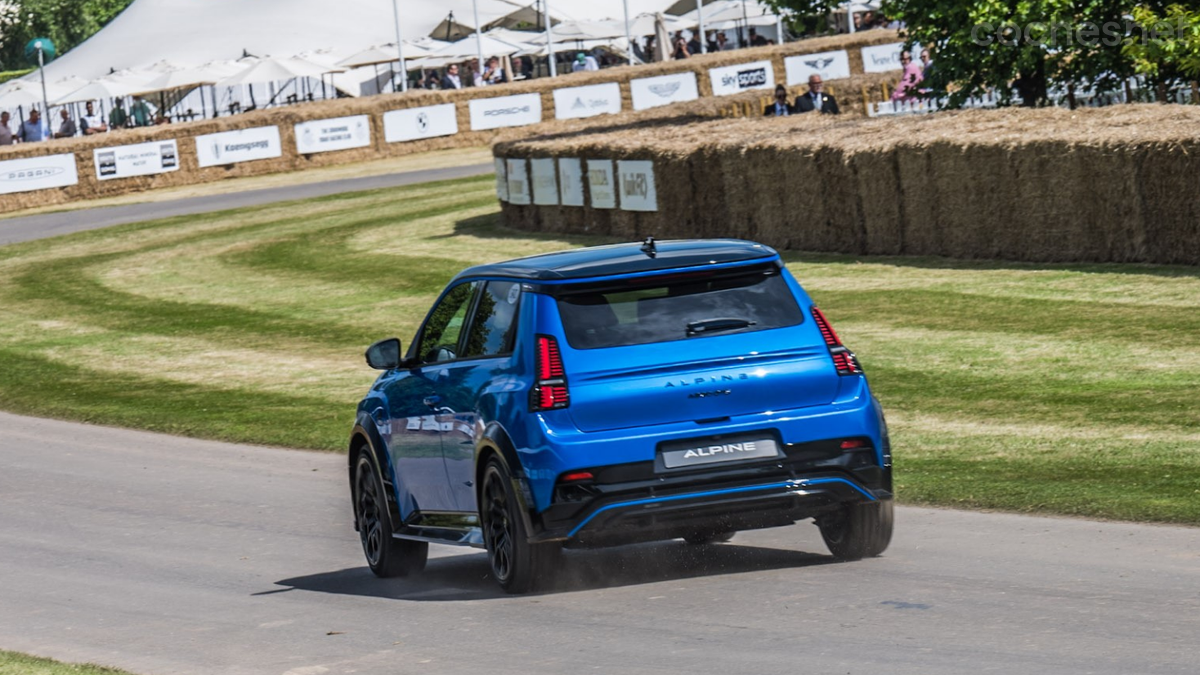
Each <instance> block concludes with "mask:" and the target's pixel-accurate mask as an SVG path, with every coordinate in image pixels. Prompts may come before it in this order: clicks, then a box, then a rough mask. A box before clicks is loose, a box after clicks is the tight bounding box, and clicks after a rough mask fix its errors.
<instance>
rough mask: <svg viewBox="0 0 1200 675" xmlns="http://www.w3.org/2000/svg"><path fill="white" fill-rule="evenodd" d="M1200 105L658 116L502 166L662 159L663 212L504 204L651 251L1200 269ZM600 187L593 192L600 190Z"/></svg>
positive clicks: (516, 216) (532, 150)
mask: <svg viewBox="0 0 1200 675" xmlns="http://www.w3.org/2000/svg"><path fill="white" fill-rule="evenodd" d="M1197 129H1200V109H1196V108H1194V107H1190V106H1175V105H1154V104H1148V105H1127V106H1114V107H1110V108H1102V109H1085V110H1077V111H1070V110H1066V109H1060V108H1051V109H1040V110H1018V109H1004V110H991V111H984V110H975V111H962V112H949V113H938V114H933V115H920V116H912V117H906V118H901V119H869V118H857V119H847V118H842V119H831V118H830V117H829V116H820V115H801V116H794V117H790V118H760V119H725V120H693V121H691V122H689V123H679V122H678V121H672V120H667V119H663V120H647V121H644V122H642V123H640V124H638V125H629V126H627V127H626V128H623V129H621V130H617V131H608V132H604V131H596V130H593V131H579V132H574V133H560V134H553V135H546V136H542V137H537V138H532V139H524V140H511V141H502V142H500V143H497V144H496V145H495V146H494V152H495V154H496V156H497V157H505V158H510V157H511V158H521V157H525V158H539V157H554V158H582V159H613V160H622V159H624V160H651V161H653V167H654V169H653V172H654V178H653V180H654V185H655V188H656V191H657V207H658V208H657V211H654V212H635V211H627V210H622V209H621V208H617V209H595V208H592V207H591V206H590V204H591V199H590V195H589V196H588V198H587V199H586V200H585V203H586V204H588V206H585V207H564V206H518V205H514V204H509V203H505V204H504V205H503V213H504V219H505V222H506V223H507V224H508V225H509V226H511V227H514V228H518V229H523V230H536V231H547V232H592V233H598V234H605V235H613V236H617V237H620V238H623V239H629V240H636V239H640V238H642V237H645V236H650V235H653V236H655V237H659V238H691V237H741V238H746V239H753V240H756V241H760V242H763V243H766V244H769V245H772V246H775V247H777V248H781V249H796V250H806V251H826V252H839V253H849V254H856V255H865V254H879V255H937V256H948V257H954V258H986V259H1002V260H1015V261H1031V262H1145V263H1164V264H1185V265H1200V135H1198V134H1197ZM585 186H586V181H585Z"/></svg>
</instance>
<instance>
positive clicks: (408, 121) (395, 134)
mask: <svg viewBox="0 0 1200 675" xmlns="http://www.w3.org/2000/svg"><path fill="white" fill-rule="evenodd" d="M457 133H458V115H457V113H455V112H454V104H453V103H444V104H442V105H427V106H423V107H420V108H406V109H404V110H390V111H388V112H385V113H384V114H383V139H384V140H385V141H387V142H388V143H399V142H401V141H419V140H421V139H422V138H436V137H438V136H453V135H454V134H457Z"/></svg>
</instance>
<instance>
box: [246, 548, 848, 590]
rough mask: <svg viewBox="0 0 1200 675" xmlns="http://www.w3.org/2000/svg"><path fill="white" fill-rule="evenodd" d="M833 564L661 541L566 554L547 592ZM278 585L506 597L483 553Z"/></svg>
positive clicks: (779, 552)
mask: <svg viewBox="0 0 1200 675" xmlns="http://www.w3.org/2000/svg"><path fill="white" fill-rule="evenodd" d="M835 562H836V561H835V559H834V558H832V557H831V556H828V555H819V554H816V553H806V552H803V551H791V550H786V549H775V548H762V547H757V546H739V545H737V544H720V545H709V546H692V545H689V544H685V543H683V542H660V543H654V544H639V545H633V546H622V547H619V548H611V549H602V550H582V551H575V550H572V551H564V552H563V556H562V558H561V559H560V565H559V567H558V569H557V570H556V573H555V575H554V580H553V583H552V584H551V585H550V586H549V587H548V588H547V589H545V590H544V591H542V592H543V593H547V594H554V593H572V592H577V591H589V590H597V589H601V588H614V587H620V586H636V585H639V584H652V583H657V582H661V581H675V580H679V579H691V578H696V577H707V576H716V575H726V574H745V573H750V572H761V571H766V570H776V569H788V568H802V567H812V566H816V565H826V564H831V563H835ZM275 583H276V585H277V586H280V587H281V588H276V589H272V590H268V591H262V592H259V593H255V594H254V595H272V594H276V593H282V592H286V591H292V590H302V591H313V592H317V593H335V594H338V595H361V596H368V597H376V598H392V599H395V600H412V601H423V602H450V601H457V600H486V599H491V598H503V597H508V596H507V594H506V593H504V592H503V591H502V590H501V589H500V587H499V586H497V585H496V582H495V581H493V580H492V577H491V570H490V569H489V566H488V560H487V554H485V553H483V552H479V553H474V554H467V555H457V556H448V557H439V558H431V559H430V560H429V564H428V565H427V566H426V568H425V571H424V572H423V573H421V574H420V575H417V576H415V577H410V578H403V579H378V578H376V577H375V576H374V575H373V574H371V572H370V570H368V569H367V567H366V566H365V565H364V566H362V567H353V568H348V569H343V570H338V571H335V572H322V573H319V574H310V575H307V576H302V577H293V578H291V579H283V580H281V581H277V582H275Z"/></svg>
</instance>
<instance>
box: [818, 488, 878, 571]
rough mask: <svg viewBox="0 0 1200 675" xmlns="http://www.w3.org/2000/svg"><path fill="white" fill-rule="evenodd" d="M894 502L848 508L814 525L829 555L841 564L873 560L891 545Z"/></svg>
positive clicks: (872, 503)
mask: <svg viewBox="0 0 1200 675" xmlns="http://www.w3.org/2000/svg"><path fill="white" fill-rule="evenodd" d="M892 505H893V502H892V500H891V499H885V500H881V501H877V502H867V503H861V504H847V505H846V506H844V507H843V508H842V509H841V510H840V511H838V512H836V513H833V514H830V515H828V516H825V517H823V518H821V519H819V520H818V521H817V526H818V527H820V528H821V538H822V539H824V540H825V545H826V546H828V547H829V552H830V553H832V554H833V556H834V557H835V558H838V559H840V560H861V559H862V558H873V557H875V556H877V555H879V554H880V553H883V552H884V551H885V550H887V547H888V544H889V543H891V541H892V523H893V519H894V517H893V510H892Z"/></svg>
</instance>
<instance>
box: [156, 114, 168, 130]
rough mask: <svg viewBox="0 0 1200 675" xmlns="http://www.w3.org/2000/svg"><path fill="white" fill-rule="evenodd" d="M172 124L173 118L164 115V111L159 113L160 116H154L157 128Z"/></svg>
mask: <svg viewBox="0 0 1200 675" xmlns="http://www.w3.org/2000/svg"><path fill="white" fill-rule="evenodd" d="M170 123H171V118H170V117H167V116H166V115H164V114H162V111H159V112H158V114H156V115H155V116H154V126H156V127H158V126H162V125H164V124H170Z"/></svg>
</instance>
